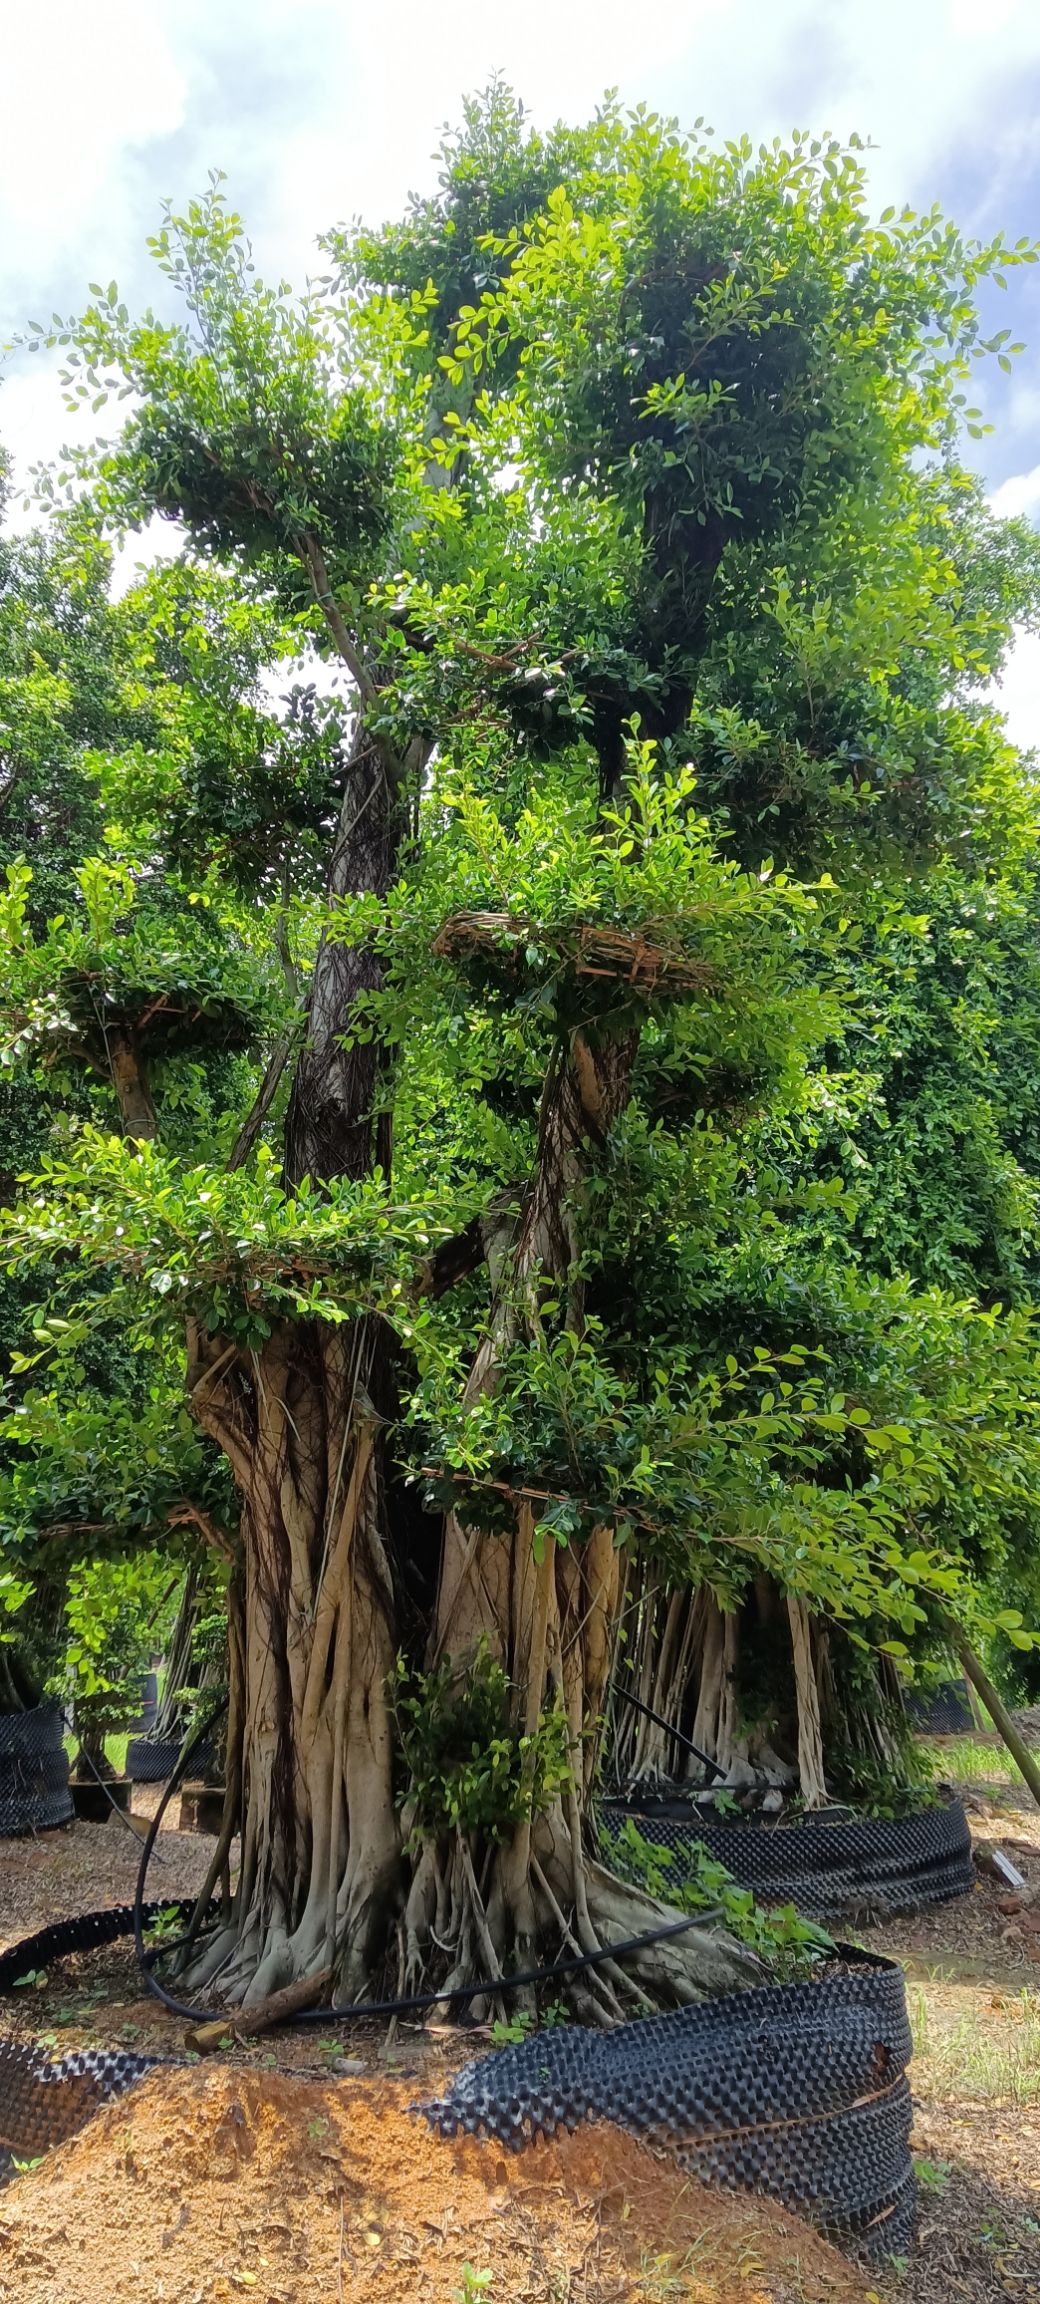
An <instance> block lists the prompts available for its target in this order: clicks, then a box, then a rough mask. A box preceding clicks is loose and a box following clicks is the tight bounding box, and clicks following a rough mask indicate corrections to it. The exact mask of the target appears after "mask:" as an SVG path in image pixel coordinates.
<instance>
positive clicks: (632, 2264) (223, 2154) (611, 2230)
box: [0, 2067, 866, 2304]
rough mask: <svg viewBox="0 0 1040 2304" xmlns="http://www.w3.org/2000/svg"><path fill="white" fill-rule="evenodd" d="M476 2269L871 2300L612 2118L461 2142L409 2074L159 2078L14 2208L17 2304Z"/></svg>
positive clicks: (408, 2279)
mask: <svg viewBox="0 0 1040 2304" xmlns="http://www.w3.org/2000/svg"><path fill="white" fill-rule="evenodd" d="M466 2266H470V2267H472V2270H473V2271H474V2272H475V2273H478V2274H479V2273H490V2275H491V2280H490V2284H489V2285H486V2286H485V2285H482V2286H481V2287H479V2288H478V2289H477V2290H476V2291H475V2292H474V2293H475V2294H476V2295H486V2296H487V2299H488V2304H550V2300H552V2304H651V2300H653V2304H657V2300H659V2299H660V2298H661V2297H662V2295H670V2296H674V2297H675V2298H676V2299H685V2304H737V2299H739V2304H786V2300H787V2299H788V2298H790V2297H792V2296H795V2295H797V2297H798V2298H799V2304H837V2300H838V2299H842V2300H844V2299H849V2304H862V2300H863V2298H864V2296H865V2293H866V2289H865V2283H864V2281H863V2280H862V2279H861V2277H860V2275H859V2274H858V2272H857V2271H856V2270H855V2268H854V2267H853V2266H852V2265H850V2264H848V2263H846V2261H845V2260H844V2258H843V2257H841V2256H839V2255H838V2254H837V2253H836V2252H835V2251H834V2250H833V2249H831V2248H828V2247H827V2246H826V2245H825V2243H824V2242H823V2241H821V2240H819V2239H817V2238H816V2236H815V2235H814V2234H813V2233H811V2232H809V2231H808V2230H807V2229H806V2227H805V2226H804V2225H802V2224H800V2223H799V2221H798V2219H797V2218H796V2217H794V2216H791V2215H788V2214H787V2213H786V2212H784V2211H781V2210H778V2209H774V2208H773V2207H772V2206H771V2205H769V2204H767V2203H764V2202H759V2201H751V2200H748V2201H744V2200H738V2199H733V2198H730V2197H728V2196H726V2195H724V2194H720V2193H714V2192H708V2191H705V2190H704V2189H703V2188H702V2187H701V2186H699V2185H697V2184H694V2183H692V2182H690V2181H689V2180H688V2179H687V2178H686V2177H684V2176H683V2174H682V2173H681V2171H679V2170H678V2169H676V2168H674V2167H673V2166H670V2165H669V2164H668V2162H667V2160H662V2159H659V2158H657V2157H656V2156H655V2155H653V2154H652V2153H651V2152H649V2151H648V2150H647V2149H646V2148H645V2147H644V2146H643V2145H642V2144H640V2143H639V2142H638V2141H637V2140H636V2139H635V2138H634V2137H631V2136H627V2135H625V2134H623V2133H622V2132H621V2131H620V2130H618V2129H614V2128H610V2127H601V2126H590V2127H586V2128H584V2129H582V2130H579V2132H578V2134H577V2135H575V2136H570V2137H562V2138H559V2139H556V2140H555V2141H554V2142H553V2143H551V2144H538V2145H532V2146H531V2147H529V2148H528V2149H527V2150H525V2151H524V2152H522V2153H520V2154H512V2153H510V2154H506V2153H504V2152H502V2151H501V2149H500V2148H499V2147H498V2146H496V2145H493V2144H478V2143H474V2142H472V2141H471V2140H466V2141H465V2142H462V2143H458V2144H450V2143H446V2142H444V2141H443V2140H442V2139H441V2138H439V2137H437V2136H435V2135H434V2134H433V2132H432V2131H431V2130H430V2129H429V2128H428V2127H427V2126H426V2123H425V2122H424V2121H423V2120H421V2119H418V2118H416V2117H415V2116H414V2114H412V2113H410V2111H409V2109H408V2091H407V2088H406V2087H405V2086H403V2085H401V2084H400V2083H390V2082H378V2083H372V2082H370V2081H365V2080H360V2081H340V2082H335V2083H333V2082H331V2081H328V2082H327V2081H304V2080H298V2079H295V2078H293V2077H291V2076H290V2075H288V2074H286V2073H281V2072H277V2071H270V2072H262V2073H260V2072H255V2071H246V2070H241V2069H231V2068H227V2067H222V2068H214V2069H209V2068H205V2069H203V2068H194V2069H191V2070H183V2071H166V2072H156V2073H153V2074H151V2075H149V2077H148V2078H147V2079H146V2080H144V2081H143V2082H142V2083H141V2084H140V2085H139V2086H138V2087H137V2088H136V2089H135V2090H134V2091H133V2093H132V2094H131V2095H129V2096H127V2097H124V2098H123V2099H122V2100H121V2101H120V2102H118V2103H113V2104H111V2105H110V2106H108V2107H107V2108H106V2109H105V2110H104V2111H102V2112H101V2113H99V2114H98V2115H97V2117H96V2118H95V2119H94V2120H92V2121H91V2123H90V2125H89V2127H87V2128H86V2129H84V2130H83V2131H82V2132H81V2133H80V2135H78V2136H76V2137H74V2138H73V2139H72V2140H71V2141H70V2142H69V2143H67V2144H65V2145H63V2146H62V2147H61V2148H60V2150H58V2151H56V2152H53V2153H51V2154H49V2155H48V2157H47V2159H46V2160H45V2161H44V2162H43V2163H42V2164H41V2165H40V2166H39V2167H38V2168H35V2169H33V2170H32V2171H31V2172H30V2173H28V2174H27V2175H25V2176H23V2177H21V2178H20V2179H19V2180H18V2182H17V2183H16V2184H14V2185H12V2187H11V2188H10V2189H9V2190H8V2191H7V2192H6V2193H5V2194H4V2196H3V2199H2V2200H0V2299H2V2300H3V2304H16V2300H17V2304H130V2300H131V2299H132V2300H133V2304H142V2299H147V2304H233V2300H235V2299H242V2298H245V2297H250V2298H253V2299H255V2304H454V2299H455V2298H456V2297H457V2295H458V2293H459V2292H460V2290H462V2289H463V2286H464V2281H465V2270H464V2268H465V2267H466ZM672 2281H674V2282H675V2285H674V2286H672V2285H670V2283H671V2282H672Z"/></svg>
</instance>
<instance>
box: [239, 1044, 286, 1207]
mask: <svg viewBox="0 0 1040 2304" xmlns="http://www.w3.org/2000/svg"><path fill="white" fill-rule="evenodd" d="M295 1038H296V1029H295V1026H290V1027H289V1028H288V1029H287V1030H286V1031H284V1032H282V1033H280V1034H279V1037H278V1039H277V1040H276V1041H275V1044H274V1047H273V1048H272V1050H271V1054H270V1056H269V1058H268V1062H267V1070H266V1072H265V1073H264V1076H263V1079H262V1080H261V1082H260V1086H259V1088H258V1089H257V1092H256V1097H255V1099H254V1102H253V1108H252V1111H251V1112H250V1113H249V1114H248V1115H247V1117H246V1119H245V1120H244V1121H243V1123H242V1126H241V1128H240V1129H239V1131H238V1135H237V1136H236V1138H235V1141H234V1144H233V1146H232V1149H231V1154H230V1157H229V1160H228V1164H227V1166H228V1174H229V1175H231V1174H233V1172H234V1170H235V1169H236V1168H242V1167H244V1166H245V1163H246V1161H247V1160H248V1158H249V1155H250V1153H251V1151H252V1149H253V1146H254V1144H255V1143H256V1140H257V1137H258V1136H259V1134H260V1130H261V1128H262V1127H263V1124H264V1121H265V1120H266V1118H267V1115H268V1113H269V1111H270V1109H271V1106H272V1104H273V1103H274V1100H275V1096H276V1095H277V1093H278V1084H279V1081H280V1080H281V1077H282V1073H283V1072H284V1070H285V1067H286V1065H287V1063H288V1061H289V1057H290V1055H291V1053H292V1046H293V1042H294V1040H295Z"/></svg>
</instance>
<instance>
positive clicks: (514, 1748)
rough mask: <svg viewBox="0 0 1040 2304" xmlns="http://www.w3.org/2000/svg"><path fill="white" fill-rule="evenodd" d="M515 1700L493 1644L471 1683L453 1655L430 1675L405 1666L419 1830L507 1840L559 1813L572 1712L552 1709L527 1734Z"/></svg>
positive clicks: (401, 1735)
mask: <svg viewBox="0 0 1040 2304" xmlns="http://www.w3.org/2000/svg"><path fill="white" fill-rule="evenodd" d="M514 1693H515V1692H514V1691H513V1689H512V1688H511V1687H510V1683H509V1679H508V1676H507V1674H506V1673H505V1672H504V1670H503V1668H502V1666H501V1665H500V1664H499V1663H497V1662H496V1660H495V1658H494V1657H493V1656H492V1655H491V1654H490V1653H489V1651H488V1648H487V1644H486V1642H485V1643H484V1644H483V1645H482V1646H481V1648H480V1649H479V1650H478V1652H477V1653H476V1655H475V1656H474V1658H473V1660H472V1662H471V1663H470V1664H469V1665H468V1666H467V1669H466V1672H465V1675H464V1676H463V1677H460V1674H459V1671H458V1668H457V1667H456V1666H454V1665H453V1664H452V1661H451V1658H450V1657H444V1658H443V1659H442V1661H441V1663H440V1664H438V1665H436V1666H434V1668H433V1670H432V1671H429V1672H411V1671H409V1669H408V1666H407V1665H406V1664H405V1662H404V1660H403V1658H402V1659H399V1661H398V1666H397V1672H396V1676H395V1680H394V1684H393V1698H394V1710H395V1715H396V1720H397V1730H398V1739H399V1743H400V1749H401V1755H402V1758H403V1761H404V1764H405V1767H406V1769H407V1789H406V1792H405V1794H404V1797H405V1798H406V1800H407V1803H408V1807H409V1810H410V1812H412V1813H413V1814H414V1824H413V1830H414V1831H415V1832H416V1833H422V1832H425V1833H438V1832H444V1831H449V1830H457V1831H460V1832H462V1833H479V1834H483V1835H485V1836H486V1837H488V1838H490V1839H492V1840H502V1839H505V1838H507V1837H508V1835H509V1833H510V1831H511V1830H512V1829H513V1827H514V1826H515V1825H517V1824H519V1823H521V1822H523V1821H524V1820H525V1818H528V1817H530V1816H535V1815H538V1814H539V1813H541V1812H542V1811H543V1810H545V1809H547V1808H549V1807H551V1806H552V1803H553V1801H554V1800H555V1799H556V1798H557V1797H558V1795H559V1793H560V1792H561V1790H562V1789H563V1787H564V1786H565V1785H566V1784H568V1783H569V1782H570V1779H571V1772H570V1757H569V1741H568V1733H567V1723H566V1721H565V1719H564V1717H563V1714H562V1712H559V1711H553V1712H543V1714H542V1717H541V1719H540V1721H539V1724H538V1727H537V1729H536V1730H535V1731H534V1733H533V1734H527V1733H525V1732H524V1731H522V1730H521V1728H520V1727H519V1726H518V1724H517V1720H516V1705H515V1700H514Z"/></svg>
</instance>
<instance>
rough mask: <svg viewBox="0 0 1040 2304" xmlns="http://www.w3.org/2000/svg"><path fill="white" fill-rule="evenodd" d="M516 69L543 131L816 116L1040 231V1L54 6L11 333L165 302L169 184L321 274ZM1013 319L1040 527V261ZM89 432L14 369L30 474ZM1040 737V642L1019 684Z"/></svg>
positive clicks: (1008, 407)
mask: <svg viewBox="0 0 1040 2304" xmlns="http://www.w3.org/2000/svg"><path fill="white" fill-rule="evenodd" d="M496 72H497V73H499V74H501V75H502V76H503V77H504V78H505V79H507V80H508V81H509V82H510V84H511V85H512V86H513V87H514V88H515V89H516V91H517V93H518V94H519V95H520V96H522V98H523V100H524V103H525V105H526V106H527V108H528V110H529V111H530V113H531V114H532V116H533V118H534V120H535V121H536V123H537V124H538V125H540V126H547V125H548V124H549V123H550V122H551V121H553V120H555V119H558V118H566V119H569V120H572V121H578V120H581V119H583V118H587V117H588V115H589V114H590V113H591V112H592V111H593V110H594V108H595V106H596V104H597V102H598V101H599V100H600V98H601V97H602V95H603V94H604V92H605V91H606V90H607V89H608V88H616V90H617V92H618V94H619V96H620V98H621V101H622V102H623V103H624V104H633V105H634V104H638V103H646V104H648V105H650V106H651V107H652V108H653V109H655V110H658V111H663V112H665V113H667V114H669V115H672V114H675V115H677V116H678V118H679V120H680V122H681V123H682V124H683V125H687V126H691V127H692V126H693V124H694V122H695V121H696V120H697V119H698V118H700V119H703V120H705V121H706V122H707V123H708V124H710V126H711V127H712V128H714V130H715V131H716V132H717V134H718V135H719V136H720V137H723V138H725V137H727V136H729V137H732V136H735V135H739V134H741V133H742V132H744V131H745V130H746V131H747V132H748V133H749V134H750V135H752V137H753V138H754V139H755V141H756V142H758V141H761V140H763V139H766V138H771V137H772V136H774V135H776V134H781V135H786V134H787V133H789V132H790V130H791V129H792V128H793V127H796V126H798V127H805V128H809V129H812V130H817V131H819V130H821V129H831V130H833V131H835V132H836V133H837V134H839V135H843V136H844V135H848V134H849V133H850V132H852V131H855V132H857V133H858V134H859V135H860V136H862V137H863V138H865V139H868V138H869V140H870V143H871V145H872V147H873V149H872V150H871V152H870V154H869V175H870V185H871V193H872V197H873V199H874V200H875V201H876V205H877V207H878V208H879V209H881V208H883V207H885V206H887V205H888V204H889V203H890V202H894V203H896V204H897V205H899V206H902V205H903V204H904V203H909V204H910V205H912V206H914V207H916V208H929V207H931V205H932V204H933V202H936V201H937V202H939V204H940V205H941V206H942V208H943V209H944V210H945V211H946V212H947V213H948V214H949V215H951V216H952V217H953V218H954V219H955V221H956V222H957V223H958V224H959V225H960V226H961V227H962V229H964V230H965V231H968V232H971V233H975V234H978V235H979V236H980V237H986V236H992V235H993V234H994V233H996V232H997V231H998V230H1001V231H1003V232H1005V233H1006V234H1007V235H1008V236H1009V237H1010V238H1012V239H1017V238H1019V237H1020V236H1022V235H1029V236H1030V237H1033V236H1035V235H1036V234H1037V233H1038V232H1040V0H985V4H984V5H983V0H654V5H653V7H652V8H648V7H636V6H633V5H632V0H624V4H622V0H524V4H523V5H522V6H518V7H515V8H514V9H513V10H512V11H511V12H509V13H508V14H506V12H504V11H502V10H500V9H496V8H494V7H493V6H490V5H488V4H487V0H437V5H436V6H430V5H429V4H428V0H382V4H381V5H380V6H379V7H375V8H373V7H371V6H367V7H365V8H362V7H360V6H359V5H357V0H90V5H89V6H84V4H83V0H45V4H40V0H38V4H37V5H36V6H35V7H20V8H18V9H17V10H15V9H12V10H11V11H10V12H9V13H8V14H7V17H6V20H5V24H4V40H3V78H4V89H3V95H4V102H3V123H4V124H3V140H2V146H0V344H2V343H5V342H7V341H9V340H10V338H11V336H12V335H13V334H16V333H17V332H18V330H20V329H22V328H24V327H26V326H27V324H28V322H29V321H30V320H33V319H41V320H44V321H48V320H49V319H50V317H51V315H52V313H54V312H58V313H67V312H71V311H73V310H75V309H77V308H78V307H79V306H81V305H82V304H83V302H84V301H85V300H86V285H87V282H88V281H89V280H103V281H106V282H107V281H108V280H110V279H111V278H113V277H114V278H115V279H117V280H118V282H119V286H120V291H121V293H122V295H123V296H124V298H125V300H126V301H127V303H128V304H129V305H130V306H131V308H133V307H134V305H135V304H140V303H143V302H145V301H146V300H148V299H149V298H150V297H151V296H152V294H153V292H154V289H153V279H154V277H155V276H154V275H153V274H152V267H151V265H150V261H149V258H148V254H147V250H146V247H145V240H146V236H147V234H148V233H149V232H151V231H153V230H154V229H155V225H156V223H157V221H158V217H159V211H160V204H161V202H162V200H163V199H164V198H165V197H170V198H172V199H173V201H174V202H175V204H181V203H182V202H183V201H185V200H186V199H187V198H188V197H190V195H191V194H192V193H194V192H197V191H199V190H200V189H201V188H202V187H203V186H204V184H205V181H206V177H207V174H208V172H209V170H210V169H212V168H220V169H222V170H223V171H224V172H225V174H226V176H227V178H228V192H229V196H230V198H231V199H232V201H233V203H234V204H235V205H236V206H237V207H238V208H239V209H241V210H242V212H243V213H244V215H245V217H246V220H247V222H248V225H249V228H250V232H251V235H252V238H253V241H254V244H255V249H256V253H257V258H258V263H259V267H260V269H261V270H262V271H266V272H268V273H277V274H285V275H286V276H287V277H288V278H290V279H293V280H296V281H302V280H303V278H304V277H305V276H306V274H307V272H308V271H309V270H311V271H317V270H320V269H321V268H322V267H321V264H320V261H319V259H318V255H317V251H316V249H315V238H316V235H317V234H318V233H319V232H320V231H322V230H324V229H326V228H327V227H328V226H329V225H331V224H334V223H338V222H343V221H346V220H349V219H350V218H352V217H354V216H359V215H360V216H364V217H365V218H366V220H367V221H369V222H371V223H377V222H379V221H381V220H382V219H383V218H384V217H386V216H390V215H393V214H394V213H395V212H397V211H399V210H400V208H401V207H402V205H403V203H404V201H405V200H406V199H407V196H408V194H409V192H410V191H413V190H414V191H420V192H422V191H425V190H427V189H429V188H431V187H432V185H433V183H434V181H435V178H436V161H435V159H434V158H433V157H432V155H433V153H434V150H435V147H436V144H437V142H438V138H439V134H440V131H441V129H442V127H443V125H444V123H445V122H448V121H455V120H457V119H458V116H459V112H460V108H461V103H462V99H463V97H464V95H466V94H467V93H469V92H471V91H474V90H478V89H480V88H482V87H484V86H485V85H486V84H487V81H488V80H489V79H490V78H491V76H492V75H493V74H494V73H496ZM985 316H986V320H987V323H990V322H991V324H992V327H993V328H994V329H996V328H997V327H1009V328H1010V329H1011V332H1012V336H1013V338H1015V339H1019V338H1021V339H1023V340H1024V341H1025V344H1026V347H1027V350H1026V353H1025V355H1024V356H1023V357H1022V358H1020V359H1019V360H1018V361H1017V362H1016V363H1015V367H1014V372H1013V374H1012V375H1011V376H1010V377H1006V376H1004V375H1003V374H1002V373H1001V371H1000V370H999V369H998V368H997V366H996V364H995V363H991V364H988V367H987V371H986V372H985V374H984V376H982V375H980V388H979V389H978V391H977V392H976V397H977V398H978V399H979V401H980V402H981V404H982V406H983V408H984V412H985V414H986V416H987V418H988V420H989V421H990V422H991V423H992V425H993V426H994V430H993V433H992V434H991V435H990V436H989V437H987V438H986V439H985V440H982V441H978V442H971V443H969V444H968V446H969V452H970V453H969V457H968V459H967V460H969V461H971V462H972V463H973V464H974V465H975V468H976V469H977V470H979V471H980V472H981V473H982V475H983V478H984V480H985V483H986V486H987V488H988V489H989V491H990V493H991V495H992V497H993V500H994V502H995V504H996V505H997V508H998V509H999V510H1001V511H1005V512H1021V513H1025V514H1026V515H1027V516H1028V517H1030V518H1032V519H1035V520H1038V521H1040V265H1037V266H1035V267H1028V268H1023V269H1022V270H1020V271H1019V272H1017V273H1012V274H1011V275H1010V278H1009V286H1008V290H1007V293H1006V294H1004V295H1001V294H999V292H998V291H997V290H996V288H993V287H991V288H990V290H989V292H988V299H987V303H986V306H985ZM71 433H72V420H71V419H70V418H69V417H67V416H66V413H65V411H64V408H63V405H62V401H61V396H60V390H59V386H58V382H57V376H56V369H55V367H54V366H48V365H47V364H46V363H45V362H44V361H42V360H40V359H38V358H37V359H31V358H29V357H28V356H27V355H24V354H23V355H19V356H15V357H13V358H11V359H9V360H8V361H7V362H6V364H5V366H4V367H3V369H0V439H2V440H3V441H4V443H5V445H6V446H7V447H8V448H9V449H10V451H11V452H12V454H13V456H14V458H15V468H16V475H17V476H18V477H20V478H23V479H24V478H25V477H26V476H27V474H28V471H29V468H30V466H31V465H32V464H33V463H35V462H36V461H37V460H39V459H41V458H47V457H49V456H52V455H53V454H55V453H56V451H57V449H58V448H59V446H60V445H61V442H62V440H63V439H65V438H67V437H70V436H71ZM1001 703H1002V708H1003V709H1004V710H1005V711H1006V713H1007V718H1008V727H1009V730H1010V733H1011V734H1012V736H1013V737H1014V738H1015V740H1016V741H1017V742H1019V743H1021V744H1023V745H1026V744H1035V745H1038V746H1040V640H1031V639H1025V638H1024V639H1022V640H1021V641H1020V642H1019V644H1018V646H1017V648H1016V650H1015V653H1014V656H1013V658H1012V661H1011V664H1010V666H1009V670H1008V673H1007V676H1006V679H1005V681H1004V684H1003V688H1002V694H1001Z"/></svg>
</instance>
